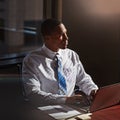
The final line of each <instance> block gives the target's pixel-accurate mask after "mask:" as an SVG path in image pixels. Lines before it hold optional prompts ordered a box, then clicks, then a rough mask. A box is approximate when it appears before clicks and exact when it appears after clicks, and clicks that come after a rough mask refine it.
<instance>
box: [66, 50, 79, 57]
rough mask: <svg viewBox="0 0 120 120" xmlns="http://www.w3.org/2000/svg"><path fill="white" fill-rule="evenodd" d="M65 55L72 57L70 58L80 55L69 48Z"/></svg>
mask: <svg viewBox="0 0 120 120" xmlns="http://www.w3.org/2000/svg"><path fill="white" fill-rule="evenodd" d="M64 53H65V54H67V55H70V56H74V57H75V56H78V54H77V52H75V51H74V50H72V49H69V48H66V49H65V50H64Z"/></svg>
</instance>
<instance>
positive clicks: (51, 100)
mask: <svg viewBox="0 0 120 120" xmlns="http://www.w3.org/2000/svg"><path fill="white" fill-rule="evenodd" d="M35 65H36V64H34V61H33V60H32V59H30V58H25V59H24V61H23V69H22V78H23V84H24V88H25V92H26V95H27V97H28V99H29V100H30V101H31V102H32V103H33V104H34V105H44V104H45V105H47V104H64V103H65V101H66V97H65V96H62V95H58V94H52V93H49V92H45V91H43V90H42V89H41V85H42V83H40V80H39V79H40V77H39V73H38V71H37V69H36V66H35ZM51 87H52V86H51Z"/></svg>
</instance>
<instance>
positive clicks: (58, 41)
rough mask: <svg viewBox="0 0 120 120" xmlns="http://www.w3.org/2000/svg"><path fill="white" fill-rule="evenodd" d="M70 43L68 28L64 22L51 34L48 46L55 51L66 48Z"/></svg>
mask: <svg viewBox="0 0 120 120" xmlns="http://www.w3.org/2000/svg"><path fill="white" fill-rule="evenodd" d="M67 45H68V36H67V30H66V28H65V26H64V25H63V24H60V25H58V26H57V27H56V29H55V32H53V33H52V34H51V35H50V36H49V41H48V47H49V48H50V49H51V50H53V51H58V50H59V49H65V48H67Z"/></svg>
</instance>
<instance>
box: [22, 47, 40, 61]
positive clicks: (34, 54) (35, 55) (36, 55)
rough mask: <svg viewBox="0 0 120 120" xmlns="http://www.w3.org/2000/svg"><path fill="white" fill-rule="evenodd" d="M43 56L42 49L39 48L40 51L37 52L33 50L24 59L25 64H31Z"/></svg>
mask: <svg viewBox="0 0 120 120" xmlns="http://www.w3.org/2000/svg"><path fill="white" fill-rule="evenodd" d="M41 56H42V49H41V48H39V49H36V50H33V51H31V52H29V53H28V54H27V55H26V56H25V58H24V60H23V61H24V62H30V61H33V60H34V59H36V58H41Z"/></svg>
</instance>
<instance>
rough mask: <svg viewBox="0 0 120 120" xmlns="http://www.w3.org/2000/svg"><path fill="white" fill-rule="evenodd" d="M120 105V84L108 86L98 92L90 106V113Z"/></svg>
mask: <svg viewBox="0 0 120 120" xmlns="http://www.w3.org/2000/svg"><path fill="white" fill-rule="evenodd" d="M117 104H120V83H117V84H112V85H108V86H105V87H102V88H100V89H99V90H98V92H97V94H96V96H95V99H94V101H93V103H92V105H91V106H90V112H94V111H97V110H101V109H105V108H108V107H111V106H114V105H117Z"/></svg>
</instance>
